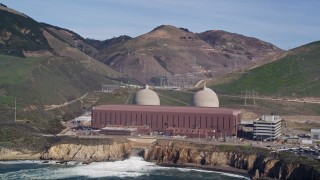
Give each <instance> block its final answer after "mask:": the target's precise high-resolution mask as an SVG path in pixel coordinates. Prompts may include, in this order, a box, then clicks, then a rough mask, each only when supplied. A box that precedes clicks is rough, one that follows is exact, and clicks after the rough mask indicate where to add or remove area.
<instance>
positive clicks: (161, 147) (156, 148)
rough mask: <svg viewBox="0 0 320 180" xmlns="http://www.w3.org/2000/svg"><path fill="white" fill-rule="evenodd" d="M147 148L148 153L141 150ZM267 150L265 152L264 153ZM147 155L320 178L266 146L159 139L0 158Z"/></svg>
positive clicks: (1, 153) (166, 161)
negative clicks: (271, 155)
mask: <svg viewBox="0 0 320 180" xmlns="http://www.w3.org/2000/svg"><path fill="white" fill-rule="evenodd" d="M143 146H144V147H145V148H144V153H141V150H143ZM264 151H265V152H264ZM132 154H135V155H137V154H138V155H143V156H144V159H145V160H146V161H151V162H155V163H157V164H159V165H166V166H181V167H192V166H193V167H198V168H205V169H212V170H217V171H227V172H238V173H242V174H244V173H248V174H250V175H251V176H252V177H254V178H272V179H320V174H319V172H318V171H317V170H316V169H315V168H314V167H312V166H309V165H305V164H303V163H299V162H295V161H288V160H284V159H282V158H279V157H270V155H269V154H268V152H266V150H263V149H258V148H252V147H248V146H236V147H235V146H223V145H212V144H197V143H191V142H180V141H167V140H158V141H157V142H155V143H152V144H141V143H140V144H139V146H137V144H135V142H121V143H116V142H114V143H113V144H105V145H81V144H57V145H53V146H51V147H49V148H47V149H46V151H44V152H41V153H38V152H31V151H23V152H20V151H14V150H9V149H6V148H1V147H0V160H17V159H43V160H51V159H52V160H60V161H70V160H73V161H84V162H92V161H108V160H122V159H125V158H127V157H128V156H130V155H132Z"/></svg>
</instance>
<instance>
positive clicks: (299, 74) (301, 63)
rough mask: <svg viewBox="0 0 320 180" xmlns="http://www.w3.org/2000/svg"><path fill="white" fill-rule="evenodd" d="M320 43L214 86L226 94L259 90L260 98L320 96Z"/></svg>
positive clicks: (308, 45)
mask: <svg viewBox="0 0 320 180" xmlns="http://www.w3.org/2000/svg"><path fill="white" fill-rule="evenodd" d="M319 59H320V41H318V42H314V43H310V44H307V45H305V46H302V47H299V48H296V49H293V50H291V51H290V52H288V53H287V54H286V55H285V56H283V57H282V58H280V59H279V60H277V61H274V62H272V63H269V64H265V65H263V66H260V67H257V68H254V69H251V70H249V71H248V72H246V73H244V74H242V75H241V76H240V77H239V78H238V79H235V80H231V82H227V83H222V84H217V85H212V86H211V87H212V88H214V89H215V90H217V91H219V92H221V93H224V94H234V95H240V94H241V91H245V90H255V91H256V92H259V94H260V95H268V96H282V97H283V96H285V97H320V91H319V88H320V78H319V77H320V71H319V68H318V67H319V66H320V61H319Z"/></svg>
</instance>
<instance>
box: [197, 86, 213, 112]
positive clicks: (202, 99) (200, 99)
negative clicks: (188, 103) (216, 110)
mask: <svg viewBox="0 0 320 180" xmlns="http://www.w3.org/2000/svg"><path fill="white" fill-rule="evenodd" d="M192 103H193V105H194V106H197V107H219V99H218V96H217V94H216V93H215V92H214V91H213V90H211V89H210V88H207V87H206V86H204V87H203V90H200V91H198V92H196V93H195V94H194V96H193V102H192Z"/></svg>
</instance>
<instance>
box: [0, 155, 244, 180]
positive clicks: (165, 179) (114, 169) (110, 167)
mask: <svg viewBox="0 0 320 180" xmlns="http://www.w3.org/2000/svg"><path fill="white" fill-rule="evenodd" d="M0 179H14V180H16V179H71V180H72V179H112V180H117V179H137V180H149V179H150V180H151V179H152V180H171V179H172V180H173V179H181V180H188V179H190V180H194V179H219V180H220V179H223V180H239V179H249V178H246V177H243V176H239V175H234V174H229V173H222V172H214V171H207V170H199V169H189V168H175V167H161V166H156V165H155V164H154V163H150V162H146V161H144V160H143V159H142V158H141V157H131V158H129V159H127V160H124V161H115V162H93V163H91V164H87V165H85V164H81V163H76V162H69V163H68V164H67V165H64V164H63V165H61V164H57V163H56V161H50V162H49V163H43V162H42V161H0Z"/></svg>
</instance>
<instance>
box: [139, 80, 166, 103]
mask: <svg viewBox="0 0 320 180" xmlns="http://www.w3.org/2000/svg"><path fill="white" fill-rule="evenodd" d="M135 103H136V104H137V105H160V99H159V96H158V95H157V93H155V92H154V91H152V90H150V89H149V86H148V85H146V87H145V89H142V90H140V91H138V92H137V93H136V97H135Z"/></svg>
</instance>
